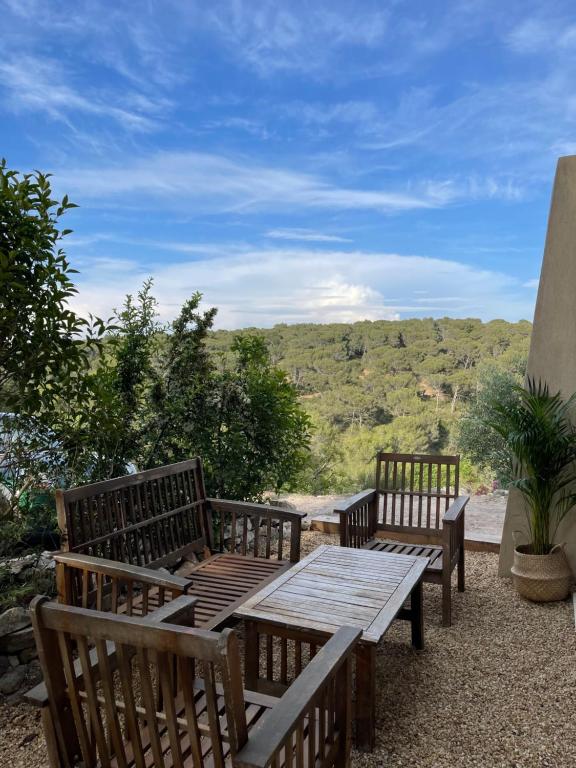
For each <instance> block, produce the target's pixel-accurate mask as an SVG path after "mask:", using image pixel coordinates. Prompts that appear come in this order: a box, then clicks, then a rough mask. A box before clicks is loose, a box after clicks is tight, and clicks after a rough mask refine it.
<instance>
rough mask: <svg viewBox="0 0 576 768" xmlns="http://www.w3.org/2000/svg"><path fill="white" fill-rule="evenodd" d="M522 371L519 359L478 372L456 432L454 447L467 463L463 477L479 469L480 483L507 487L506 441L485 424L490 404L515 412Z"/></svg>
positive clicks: (509, 474) (523, 362)
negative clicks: (494, 483) (495, 481)
mask: <svg viewBox="0 0 576 768" xmlns="http://www.w3.org/2000/svg"><path fill="white" fill-rule="evenodd" d="M525 371H526V359H525V358H519V359H517V360H514V361H511V362H509V363H508V366H507V367H503V366H496V365H493V364H492V365H484V366H482V367H481V368H480V370H479V373H478V381H477V384H476V392H475V394H474V396H473V397H472V398H471V400H470V401H469V402H468V405H467V407H466V408H465V410H464V412H463V414H462V416H461V418H460V422H459V424H458V429H457V432H456V446H457V449H458V450H459V451H461V453H462V454H463V455H464V457H465V458H466V459H468V460H469V461H470V462H471V468H470V471H468V472H467V475H468V476H469V477H470V478H471V479H472V478H473V477H474V474H477V473H474V472H473V471H472V467H474V468H476V469H477V470H479V475H480V478H481V479H482V480H483V481H484V482H488V483H489V482H491V480H493V479H495V480H497V481H498V483H499V484H500V485H502V486H507V485H509V483H510V482H511V480H512V479H513V468H512V464H511V460H510V452H509V450H508V446H507V444H506V440H505V439H504V438H503V437H502V436H501V435H499V434H498V433H495V432H494V430H493V429H492V428H491V427H490V425H489V423H488V421H490V420H491V418H492V416H493V415H494V404H495V403H498V404H500V406H501V407H502V408H505V409H512V410H513V409H515V408H516V407H517V404H518V386H519V385H521V384H522V381H523V380H524V375H525Z"/></svg>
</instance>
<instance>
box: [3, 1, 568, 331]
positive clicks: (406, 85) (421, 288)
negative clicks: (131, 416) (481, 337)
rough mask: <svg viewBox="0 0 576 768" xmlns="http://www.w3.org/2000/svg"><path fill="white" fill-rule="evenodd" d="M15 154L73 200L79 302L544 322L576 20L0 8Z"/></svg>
mask: <svg viewBox="0 0 576 768" xmlns="http://www.w3.org/2000/svg"><path fill="white" fill-rule="evenodd" d="M0 18H2V28H3V31H2V35H1V37H0V53H1V56H0V109H1V121H0V139H1V141H0V155H3V156H5V157H6V158H7V160H8V164H9V165H10V166H11V167H15V168H19V169H20V170H29V169H31V168H40V169H42V170H45V171H51V172H52V173H54V174H55V177H54V181H55V185H56V188H57V190H58V191H59V192H61V193H62V194H63V193H65V192H67V193H68V194H69V195H70V197H71V198H72V199H73V200H74V201H75V202H77V203H79V205H80V208H79V209H78V210H77V211H74V212H73V213H71V214H69V215H68V216H67V221H66V223H67V225H69V226H71V227H72V228H73V229H74V235H72V236H71V237H70V238H68V240H67V245H66V250H67V252H68V254H69V256H70V258H71V260H72V262H73V264H74V266H76V267H77V268H78V269H79V270H80V272H81V274H80V275H79V277H78V284H79V287H80V293H79V296H78V298H77V300H76V301H75V305H76V307H77V308H78V309H79V310H80V311H82V312H87V311H93V312H97V313H100V314H102V315H106V316H108V315H109V314H110V311H111V309H112V308H113V307H115V306H119V305H120V303H121V301H122V297H123V295H124V294H125V293H127V292H134V291H135V290H137V289H138V286H139V285H140V284H141V283H142V281H143V280H144V279H145V278H146V277H147V276H149V275H152V276H153V277H154V280H155V292H156V295H157V296H158V298H159V300H160V309H161V314H162V317H163V318H165V319H168V318H170V317H172V316H174V314H175V312H176V311H177V309H178V307H179V306H180V304H181V303H182V301H183V300H184V299H185V298H186V297H187V296H188V295H189V294H190V293H191V292H192V291H194V290H200V291H202V292H203V294H204V296H205V300H206V303H207V304H209V305H215V306H217V307H219V315H218V323H217V324H218V326H219V327H227V328H236V327H245V326H250V325H262V326H264V325H266V326H269V325H273V324H274V323H277V322H290V323H292V322H335V321H345V322H348V321H353V320H360V319H378V318H403V317H430V316H436V317H440V316H445V315H450V316H454V317H464V316H468V317H481V318H484V319H491V318H495V317H502V318H505V319H509V320H517V319H520V318H527V319H531V318H532V312H533V307H534V300H535V295H536V285H537V278H538V274H539V269H540V260H541V255H542V249H543V243H544V237H545V228H546V217H547V213H548V207H549V199H550V193H551V186H552V180H553V175H554V170H555V164H556V159H557V157H558V156H560V155H565V154H571V153H576V92H575V90H574V82H576V79H575V76H576V7H575V6H574V4H573V2H562V0H557V1H556V2H554V0H547V2H546V3H542V2H541V1H539V2H533V1H532V0H506V1H505V2H502V0H498V1H495V0H443V1H442V2H436V0H427V2H418V1H417V0H405V1H404V2H402V0H391V1H390V2H385V1H384V0H380V2H372V1H371V0H362V1H361V2H344V1H343V0H332V1H331V2H322V0H315V1H309V2H303V1H299V0H290V1H289V2H288V0H284V1H283V2H281V1H280V0H276V2H272V1H267V0H229V1H228V0H226V1H224V0H222V1H219V0H198V1H195V0H186V1H185V0H157V2H155V1H154V0H149V1H148V2H145V1H144V0H142V1H141V2H121V0H117V1H116V2H114V3H112V2H98V1H97V0H74V2H72V1H70V2H60V1H59V0H51V2H46V0H0Z"/></svg>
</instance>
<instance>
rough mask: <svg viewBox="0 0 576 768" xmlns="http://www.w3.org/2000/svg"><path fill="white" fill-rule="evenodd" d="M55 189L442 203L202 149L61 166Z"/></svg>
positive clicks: (364, 206)
mask: <svg viewBox="0 0 576 768" xmlns="http://www.w3.org/2000/svg"><path fill="white" fill-rule="evenodd" d="M55 178H56V182H57V184H58V187H59V188H61V189H65V190H66V192H68V193H69V194H72V195H73V196H75V197H77V198H78V199H84V200H99V199H104V200H106V201H108V200H110V199H111V198H118V197H121V198H123V199H128V198H129V197H130V199H131V202H132V204H134V198H136V197H137V200H138V204H140V205H142V204H144V205H145V204H146V203H151V202H152V201H154V202H155V203H156V204H160V205H164V206H168V207H171V208H172V209H176V210H182V209H185V210H188V209H189V208H190V206H191V205H193V206H194V210H196V211H198V210H205V211H227V212H231V211H237V212H241V211H246V212H250V211H259V210H274V209H278V208H281V209H282V210H286V209H287V208H289V209H295V208H306V209H309V208H322V209H333V210H354V209H358V210H377V211H405V210H414V209H419V208H435V207H437V206H439V205H442V204H444V203H445V202H446V200H445V196H444V197H441V196H439V195H438V192H437V190H436V189H432V188H431V190H430V191H429V192H427V191H426V190H424V191H423V192H422V193H420V192H418V191H416V192H413V193H411V192H407V191H405V190H386V189H353V188H352V189H351V188H347V187H341V186H335V185H334V184H331V183H330V182H328V181H325V180H324V179H322V178H320V177H318V176H314V175H312V174H306V173H300V172H297V171H292V170H286V169H283V168H274V167H268V166H263V165H258V164H257V163H255V162H253V161H251V160H249V159H244V160H242V161H238V160H232V159H229V158H227V157H223V156H221V155H214V154H206V153H200V152H158V153H156V154H153V155H151V156H149V157H143V158H140V159H137V160H134V161H132V162H129V163H126V164H123V165H115V166H114V165H110V166H108V167H106V166H101V165H99V166H97V167H93V168H81V167H80V168H75V169H61V170H59V171H57V172H56V174H55Z"/></svg>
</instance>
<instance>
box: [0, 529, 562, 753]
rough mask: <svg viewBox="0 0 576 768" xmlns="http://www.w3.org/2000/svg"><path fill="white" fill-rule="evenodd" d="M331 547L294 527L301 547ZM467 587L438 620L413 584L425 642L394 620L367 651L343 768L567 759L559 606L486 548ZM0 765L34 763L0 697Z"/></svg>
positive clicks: (24, 734) (25, 718) (431, 594)
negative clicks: (520, 592) (369, 686)
mask: <svg viewBox="0 0 576 768" xmlns="http://www.w3.org/2000/svg"><path fill="white" fill-rule="evenodd" d="M324 543H334V538H333V537H331V536H328V535H323V534H318V533H309V532H308V533H305V534H304V538H303V550H304V552H306V553H307V552H309V551H311V550H313V549H314V548H315V547H317V546H318V545H319V544H324ZM467 558H468V559H467V590H466V592H465V593H464V594H459V593H457V592H455V593H454V606H453V611H454V623H453V626H452V627H451V628H450V629H443V628H442V626H441V624H440V613H441V610H440V589H439V588H437V587H436V586H435V585H426V587H425V598H424V599H425V620H426V649H425V650H424V651H419V652H416V651H414V650H413V649H412V648H411V646H410V632H409V625H408V624H407V623H404V622H397V623H396V624H395V625H394V626H393V627H392V628H391V629H390V631H389V632H388V634H387V636H386V638H385V640H384V642H383V643H382V645H381V647H380V649H379V653H378V670H377V671H378V681H379V683H380V687H379V689H378V698H377V712H378V714H377V718H378V720H377V746H376V750H375V752H374V753H372V754H371V755H362V754H358V753H354V755H353V760H352V764H353V766H354V768H373V767H375V766H390V768H400V767H402V768H407V767H408V766H419V767H420V768H469V767H470V768H471V767H473V766H474V767H476V766H478V768H500V767H501V768H552V767H553V768H569V767H570V766H572V765H575V764H576V717H575V716H574V712H575V711H576V633H575V631H574V618H573V612H572V605H571V603H570V602H566V603H562V604H549V605H535V604H531V603H527V602H525V601H523V600H521V599H520V598H519V597H517V596H516V594H515V592H514V591H513V589H512V586H511V584H510V583H509V582H508V581H505V580H500V579H499V578H498V576H497V565H498V559H497V556H496V555H490V554H478V553H467ZM0 766H10V767H11V768H44V767H45V766H46V754H45V750H44V745H43V738H42V735H41V728H40V723H39V718H38V715H37V713H36V712H35V711H34V710H32V709H30V708H29V707H27V706H26V705H25V704H17V705H13V704H12V705H10V704H6V703H3V704H0Z"/></svg>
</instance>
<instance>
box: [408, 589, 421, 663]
mask: <svg viewBox="0 0 576 768" xmlns="http://www.w3.org/2000/svg"><path fill="white" fill-rule="evenodd" d="M423 595H424V589H423V585H422V579H420V581H419V582H418V584H416V586H415V587H414V589H413V590H412V592H411V594H410V613H411V624H412V645H413V646H414V648H416V649H417V650H419V651H421V650H422V649H423V648H424V600H423Z"/></svg>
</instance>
